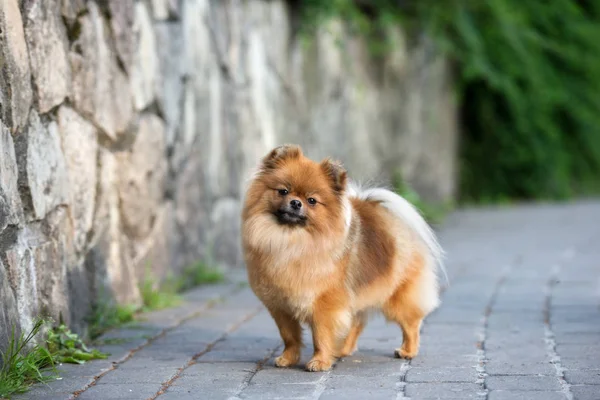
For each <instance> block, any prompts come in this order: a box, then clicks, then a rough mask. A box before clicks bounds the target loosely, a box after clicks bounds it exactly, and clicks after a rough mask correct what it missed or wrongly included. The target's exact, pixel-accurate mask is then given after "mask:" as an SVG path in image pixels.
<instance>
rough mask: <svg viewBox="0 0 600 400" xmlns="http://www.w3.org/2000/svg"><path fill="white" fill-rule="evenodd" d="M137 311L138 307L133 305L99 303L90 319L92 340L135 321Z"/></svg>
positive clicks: (93, 309)
mask: <svg viewBox="0 0 600 400" xmlns="http://www.w3.org/2000/svg"><path fill="white" fill-rule="evenodd" d="M137 311H138V307H136V306H133V305H116V304H114V303H111V302H108V301H100V302H98V303H97V304H95V305H94V307H93V308H92V312H91V314H90V316H89V317H88V324H89V336H90V339H92V340H95V339H96V338H98V337H99V336H100V335H102V334H103V333H105V332H107V331H109V330H110V329H113V328H115V327H117V326H120V325H123V324H126V323H128V322H131V321H133V320H134V317H135V313H136V312H137Z"/></svg>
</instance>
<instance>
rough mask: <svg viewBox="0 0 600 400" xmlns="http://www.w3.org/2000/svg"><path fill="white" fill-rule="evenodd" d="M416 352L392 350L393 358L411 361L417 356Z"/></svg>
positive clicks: (401, 349) (400, 349)
mask: <svg viewBox="0 0 600 400" xmlns="http://www.w3.org/2000/svg"><path fill="white" fill-rule="evenodd" d="M417 353H418V351H406V350H405V349H404V348H402V347H400V348H399V349H396V350H394V357H396V358H404V359H406V360H411V359H413V358H415V357H416V356H417Z"/></svg>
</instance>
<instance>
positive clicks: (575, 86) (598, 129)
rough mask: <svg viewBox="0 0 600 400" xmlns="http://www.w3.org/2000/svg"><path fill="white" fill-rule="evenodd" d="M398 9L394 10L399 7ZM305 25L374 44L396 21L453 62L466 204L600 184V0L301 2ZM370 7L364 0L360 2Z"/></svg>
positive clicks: (554, 194)
mask: <svg viewBox="0 0 600 400" xmlns="http://www.w3.org/2000/svg"><path fill="white" fill-rule="evenodd" d="M399 3H400V4H402V7H398V4H399ZM302 4H303V6H304V14H303V15H304V25H305V26H306V27H307V29H313V28H314V27H315V26H318V25H323V24H324V22H325V21H327V20H328V19H330V18H332V17H340V18H341V19H343V20H346V21H347V24H348V25H349V26H351V27H358V28H359V29H357V30H356V31H357V32H358V33H361V34H367V35H368V39H369V40H370V41H373V40H381V39H380V37H377V36H373V35H372V34H371V33H372V32H381V31H384V30H385V27H386V25H389V24H395V23H398V22H400V23H402V25H403V26H404V27H405V28H408V29H413V28H415V27H416V28H418V29H419V30H423V29H426V30H427V32H429V34H430V36H432V37H433V38H434V39H435V40H436V41H437V43H438V44H439V46H440V48H441V49H442V50H444V51H445V52H446V53H447V54H448V55H449V56H450V58H451V60H453V62H454V65H455V67H456V68H455V70H456V73H457V78H458V85H457V89H458V92H459V101H460V108H461V123H462V131H463V135H462V140H461V142H462V143H461V144H462V145H461V161H462V165H461V193H462V197H463V200H468V201H478V202H481V201H494V202H497V201H503V200H506V199H531V198H554V199H559V198H566V197H569V196H572V195H577V194H582V193H589V192H593V191H595V192H597V191H598V190H599V189H600V112H599V111H600V96H599V94H600V68H599V67H598V66H599V65H600V40H598V38H599V37H600V2H597V1H591V0H553V1H552V2H550V1H523V0H486V1H481V0H445V1H439V0H406V1H402V2H398V1H393V0H373V1H368V2H366V1H362V2H359V1H343V0H333V1H330V0H303V1H302ZM359 4H369V6H359Z"/></svg>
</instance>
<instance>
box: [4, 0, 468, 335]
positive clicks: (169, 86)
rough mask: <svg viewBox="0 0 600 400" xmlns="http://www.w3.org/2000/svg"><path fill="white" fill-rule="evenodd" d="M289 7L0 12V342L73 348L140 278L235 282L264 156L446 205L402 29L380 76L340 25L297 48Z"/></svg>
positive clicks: (445, 135)
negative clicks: (73, 334)
mask: <svg viewBox="0 0 600 400" xmlns="http://www.w3.org/2000/svg"><path fill="white" fill-rule="evenodd" d="M295 3H297V2H295ZM295 3H292V2H289V3H288V2H286V1H278V0H274V1H267V0H246V1H241V0H237V1H236V0H218V1H217V0H214V1H208V0H152V1H150V0H148V1H141V0H138V1H134V0H97V1H85V0H45V1H37V0H0V68H1V75H0V118H1V123H0V157H1V158H0V343H5V342H6V333H7V331H8V329H10V327H11V326H13V325H16V326H18V327H22V328H25V329H27V328H29V327H30V326H31V322H32V318H33V317H35V316H36V315H39V314H46V313H48V314H50V315H51V316H53V317H54V318H56V319H58V318H62V319H63V320H65V321H66V322H67V323H68V324H70V325H71V326H73V327H74V328H75V329H76V330H79V331H84V330H85V324H84V322H83V321H84V317H85V316H86V314H87V313H88V312H89V309H90V306H91V304H92V302H93V301H94V299H95V298H96V297H98V296H105V295H108V296H111V297H114V298H115V299H117V300H118V301H120V302H134V303H135V302H139V300H140V295H139V291H138V282H139V280H140V279H141V278H142V277H143V275H144V273H145V271H146V269H147V268H150V269H151V270H152V271H153V272H154V274H155V275H156V276H157V277H159V278H160V277H162V276H164V275H165V274H166V273H167V272H172V273H177V271H179V270H181V268H183V267H184V266H186V265H188V264H190V263H193V262H195V261H198V260H206V259H207V258H209V259H210V260H215V262H218V263H219V264H222V265H227V266H239V265H240V264H241V261H240V253H239V242H238V214H239V208H240V197H241V193H242V190H243V184H244V180H245V178H246V177H247V175H248V173H249V171H250V170H251V168H252V167H253V166H254V165H255V164H256V162H257V160H258V158H259V157H261V156H263V155H264V154H265V153H266V151H267V150H268V149H270V148H271V147H273V146H275V145H277V144H281V143H284V142H296V143H299V144H301V145H303V146H304V147H305V150H306V152H307V153H308V154H309V155H310V156H313V157H324V156H327V155H332V156H335V157H339V158H341V159H342V160H343V161H344V162H345V163H346V165H347V167H348V168H349V170H350V173H351V174H352V176H354V177H355V178H358V179H367V178H374V179H376V180H379V181H382V182H385V181H386V180H387V179H388V178H389V177H390V174H391V173H393V172H394V171H401V172H402V173H403V174H404V176H405V178H406V179H407V180H408V181H409V182H410V183H412V184H413V186H414V187H415V188H416V189H417V190H418V191H419V192H420V193H421V194H422V195H423V196H425V197H426V198H427V199H430V200H435V201H441V200H447V199H449V198H452V197H453V192H454V186H455V158H456V155H455V153H456V151H455V147H456V135H457V134H456V132H457V130H456V110H455V104H454V99H453V92H452V86H451V83H452V82H451V79H450V75H449V70H448V65H447V63H446V61H445V59H444V58H442V57H440V55H439V54H438V53H436V51H435V50H434V49H433V46H432V44H431V43H430V42H429V41H428V40H427V38H426V37H424V36H416V37H405V36H404V35H403V33H402V32H400V31H398V32H396V34H397V39H398V43H399V44H398V46H397V47H396V49H395V50H394V52H392V53H390V54H388V55H387V56H386V57H384V58H379V59H376V58H374V57H372V56H371V54H370V53H369V50H368V47H367V45H366V44H365V43H363V42H362V41H360V40H358V39H352V38H350V37H349V36H348V35H347V34H346V33H345V31H344V26H343V24H341V23H339V22H338V23H335V22H333V23H332V24H331V25H330V26H328V27H327V28H328V30H329V31H330V32H333V33H326V32H325V30H324V31H323V32H320V33H318V34H316V35H315V36H314V37H313V38H312V40H311V41H309V44H308V45H305V44H304V41H303V40H301V38H299V37H298V35H297V25H298V13H297V11H296V10H294V9H292V6H291V5H290V4H295Z"/></svg>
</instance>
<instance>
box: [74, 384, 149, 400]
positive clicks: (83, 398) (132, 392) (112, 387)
mask: <svg viewBox="0 0 600 400" xmlns="http://www.w3.org/2000/svg"><path fill="white" fill-rule="evenodd" d="M157 384H159V383H157ZM154 386H155V385H148V384H146V383H111V384H102V383H98V384H97V385H94V386H92V387H90V388H89V389H87V390H86V391H85V392H83V393H81V395H79V397H77V399H79V400H92V399H103V400H117V399H128V400H131V399H146V398H148V397H151V396H153V395H154V394H155V393H156V388H155V387H154Z"/></svg>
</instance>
